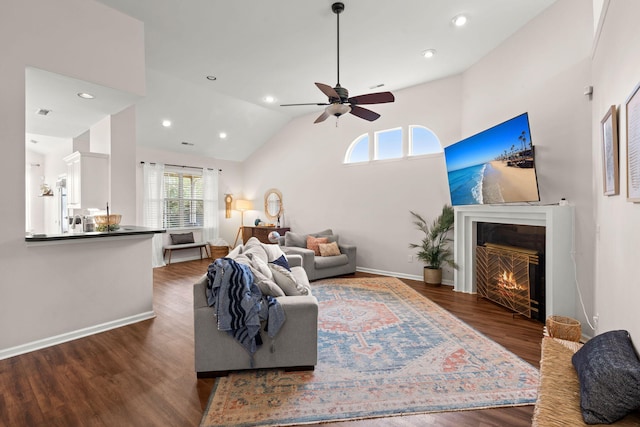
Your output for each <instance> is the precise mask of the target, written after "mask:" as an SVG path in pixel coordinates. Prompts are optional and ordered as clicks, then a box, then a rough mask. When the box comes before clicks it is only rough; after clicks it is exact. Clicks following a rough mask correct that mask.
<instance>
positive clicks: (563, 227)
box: [454, 205, 576, 320]
mask: <svg viewBox="0 0 640 427" xmlns="http://www.w3.org/2000/svg"><path fill="white" fill-rule="evenodd" d="M479 223H487V224H490V225H493V226H496V227H497V225H500V226H499V227H498V229H501V230H502V231H495V229H493V230H492V231H489V232H484V231H482V230H480V231H479V228H478V224H479ZM523 226H526V227H527V228H528V227H531V229H537V231H536V232H535V233H528V232H526V233H525V232H524V230H525V229H524V228H523ZM480 228H482V227H480ZM505 230H506V231H505ZM538 232H539V233H538ZM529 234H530V235H529ZM525 235H527V237H526V238H525V237H523V236H525ZM496 236H499V237H500V239H502V238H503V237H504V239H502V240H500V241H496V240H495V238H496ZM486 243H490V244H494V245H503V246H508V247H516V248H519V249H521V250H522V249H524V250H525V251H534V252H537V256H538V264H537V265H535V263H529V265H528V266H527V268H528V269H529V272H528V274H529V277H531V274H534V275H538V276H540V281H541V282H540V283H541V285H540V286H538V285H536V286H537V287H538V289H537V290H536V291H535V292H534V293H533V294H530V299H531V300H533V301H535V302H534V303H532V310H531V317H532V318H535V319H539V320H544V319H545V318H546V316H550V315H554V314H556V315H562V316H569V317H575V309H576V307H575V305H576V297H575V271H574V264H573V259H572V256H571V253H572V250H573V207H572V206H557V205H554V206H535V205H521V206H515V205H502V206H498V205H474V206H457V207H456V208H455V228H454V258H455V262H456V263H457V264H458V266H459V268H458V269H457V270H455V271H454V289H455V290H456V291H458V292H465V293H478V294H480V295H482V293H481V292H484V290H480V289H478V281H477V274H476V269H477V266H478V264H479V262H480V261H479V260H478V258H477V254H478V248H479V245H480V247H486ZM483 250H484V249H480V252H482V251H483ZM532 268H533V269H534V270H536V271H534V272H533V273H532V272H531V269H532ZM508 279H509V278H508V277H507V280H508ZM530 280H531V279H530ZM536 308H537V310H538V311H537V312H536V310H535V309H536ZM514 311H515V310H514ZM523 311H524V310H523Z"/></svg>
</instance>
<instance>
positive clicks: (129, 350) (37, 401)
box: [0, 260, 543, 427]
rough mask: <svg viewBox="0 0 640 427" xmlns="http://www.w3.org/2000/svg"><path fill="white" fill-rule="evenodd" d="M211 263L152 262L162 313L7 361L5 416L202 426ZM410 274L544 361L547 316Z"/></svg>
mask: <svg viewBox="0 0 640 427" xmlns="http://www.w3.org/2000/svg"><path fill="white" fill-rule="evenodd" d="M208 264H209V261H208V260H203V261H200V260H197V261H190V262H184V263H175V264H172V265H170V266H167V267H163V268H157V269H155V270H154V298H153V300H154V310H155V312H156V314H157V317H156V318H155V319H152V320H148V321H144V322H140V323H136V324H134V325H130V326H126V327H122V328H118V329H114V330H111V331H107V332H103V333H100V334H97V335H93V336H90V337H87V338H82V339H78V340H75V341H71V342H68V343H64V344H60V345H57V346H54V347H49V348H46V349H43V350H39V351H35V352H32V353H28V354H24V355H21V356H17V357H13V358H10V359H6V360H2V361H0V425H2V426H12V427H13V426H197V425H198V424H199V422H200V418H201V416H202V413H203V411H204V409H205V407H206V405H207V402H208V398H209V394H210V392H211V389H212V387H213V385H214V382H215V380H214V379H201V380H198V379H197V378H196V375H195V372H194V368H193V311H192V283H194V281H195V280H196V279H197V278H199V277H200V276H201V275H202V274H203V273H204V272H205V271H206V268H207V266H208ZM357 276H359V277H366V276H372V275H368V274H365V273H357ZM404 282H405V283H407V284H409V285H410V286H412V287H413V288H414V289H416V290H418V291H419V292H420V293H421V294H423V295H425V296H427V297H428V298H430V299H431V300H433V301H435V302H436V303H438V304H440V305H441V306H442V307H444V308H445V309H447V310H449V311H450V312H452V313H453V314H455V315H456V316H458V317H459V318H460V319H462V320H463V321H465V322H467V323H468V324H469V325H471V326H473V327H474V328H475V329H476V330H478V331H480V332H482V333H483V334H485V335H486V336H488V337H489V338H491V339H493V340H495V341H497V342H498V343H500V344H501V345H503V346H504V347H506V348H508V349H509V350H511V351H512V352H513V353H515V354H517V355H518V356H520V357H521V358H523V359H524V360H526V361H528V362H529V363H531V364H532V365H534V366H536V367H537V366H538V363H539V359H540V341H541V337H542V328H543V325H542V324H541V323H539V322H535V321H532V320H529V319H525V318H521V317H517V316H516V317H514V316H512V315H511V313H509V312H508V311H506V310H504V309H502V308H501V307H498V306H496V305H494V304H493V303H490V302H488V301H485V300H481V299H477V298H476V296H474V295H467V294H460V293H456V292H453V290H452V288H451V287H449V286H442V287H433V286H426V285H425V284H423V283H422V282H416V281H412V280H404ZM96 304H99V301H96ZM532 413H533V407H532V406H522V407H515V408H501V409H486V410H475V411H460V412H449V413H439V414H427V415H414V416H402V417H392V418H384V419H377V420H362V421H352V422H342V423H328V424H324V425H327V426H330V425H335V426H339V427H352V426H425V425H433V426H456V427H460V426H529V425H531V416H532Z"/></svg>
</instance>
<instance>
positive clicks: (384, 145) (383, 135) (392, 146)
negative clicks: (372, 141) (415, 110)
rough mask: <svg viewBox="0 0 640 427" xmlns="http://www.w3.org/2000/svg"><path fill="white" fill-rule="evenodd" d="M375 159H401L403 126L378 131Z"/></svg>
mask: <svg viewBox="0 0 640 427" xmlns="http://www.w3.org/2000/svg"><path fill="white" fill-rule="evenodd" d="M375 135H376V152H375V157H374V158H375V160H386V159H399V158H401V157H402V128H397V129H389V130H383V131H380V132H376V133H375Z"/></svg>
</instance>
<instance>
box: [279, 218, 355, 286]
mask: <svg viewBox="0 0 640 427" xmlns="http://www.w3.org/2000/svg"><path fill="white" fill-rule="evenodd" d="M308 236H312V237H326V238H327V241H328V242H336V243H337V244H338V248H339V249H340V254H339V255H336V256H316V255H315V252H314V251H313V250H311V249H307V237H308ZM278 244H279V245H280V246H281V247H282V251H283V252H284V253H285V254H291V255H300V256H302V267H303V268H304V270H305V271H306V272H307V276H308V277H309V280H318V279H323V278H325V277H333V276H341V275H343V274H353V273H355V272H356V246H354V245H347V244H341V243H340V242H339V239H338V235H336V234H334V233H333V230H331V229H327V230H323V231H320V232H318V233H309V234H300V233H294V232H291V231H287V233H286V234H285V235H284V236H281V237H280V238H279V239H278Z"/></svg>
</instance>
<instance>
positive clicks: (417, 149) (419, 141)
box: [409, 126, 443, 156]
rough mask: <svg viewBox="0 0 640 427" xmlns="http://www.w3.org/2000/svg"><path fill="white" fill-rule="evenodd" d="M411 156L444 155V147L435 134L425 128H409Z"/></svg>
mask: <svg viewBox="0 0 640 427" xmlns="http://www.w3.org/2000/svg"><path fill="white" fill-rule="evenodd" d="M409 135H410V139H409V155H410V156H419V155H421V154H433V153H442V152H443V150H442V145H441V144H440V140H439V139H438V137H437V136H436V134H435V133H433V132H431V131H430V130H429V129H427V128H426V127H424V126H409Z"/></svg>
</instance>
